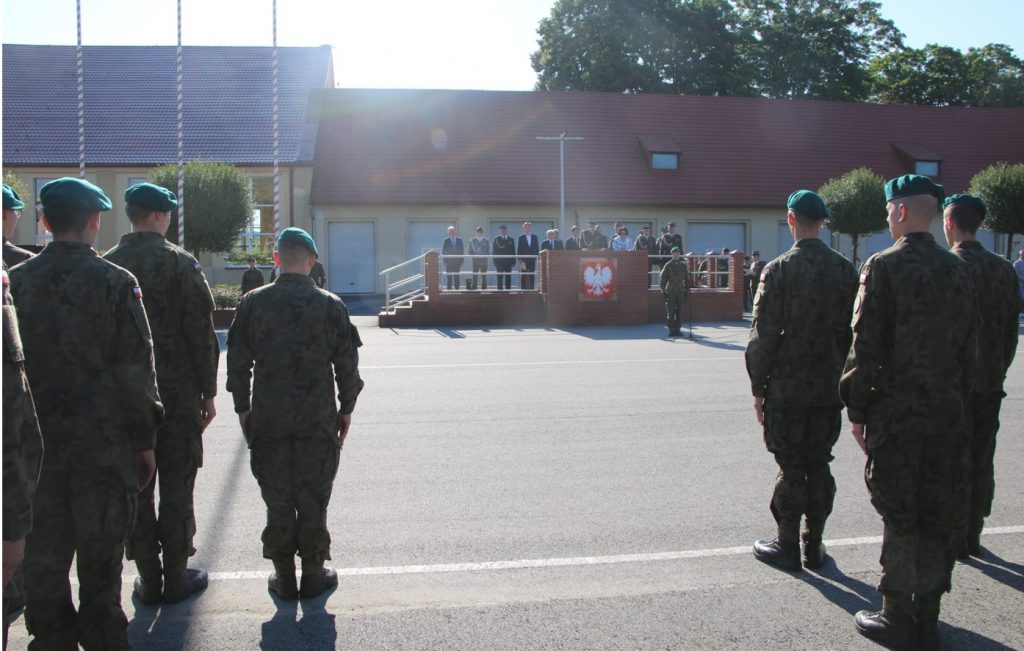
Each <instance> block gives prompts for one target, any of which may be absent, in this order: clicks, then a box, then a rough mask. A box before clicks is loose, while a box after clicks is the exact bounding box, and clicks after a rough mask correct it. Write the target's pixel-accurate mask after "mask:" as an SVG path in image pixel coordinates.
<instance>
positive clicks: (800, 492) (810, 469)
mask: <svg viewBox="0 0 1024 651" xmlns="http://www.w3.org/2000/svg"><path fill="white" fill-rule="evenodd" d="M841 424H842V418H841V411H840V409H839V408H838V407H806V408H800V407H784V406H776V405H772V404H766V405H765V413H764V442H765V446H766V447H767V448H768V451H769V452H771V453H772V454H773V455H775V462H776V463H778V464H779V474H778V476H777V477H776V479H775V490H774V492H773V493H772V501H771V510H772V515H773V516H775V522H776V523H777V524H778V528H779V538H780V539H781V540H783V541H785V542H796V541H797V538H798V535H799V531H800V521H801V519H802V518H803V519H804V520H805V522H804V532H805V533H806V534H807V535H808V536H810V537H815V538H820V537H821V536H822V534H823V532H824V531H825V521H826V520H827V519H828V516H829V514H831V513H832V503H833V501H834V500H835V496H836V481H835V479H834V478H833V477H832V472H831V470H830V468H829V463H830V462H831V461H832V446H834V445H835V443H836V440H837V439H838V438H839V432H840V429H841Z"/></svg>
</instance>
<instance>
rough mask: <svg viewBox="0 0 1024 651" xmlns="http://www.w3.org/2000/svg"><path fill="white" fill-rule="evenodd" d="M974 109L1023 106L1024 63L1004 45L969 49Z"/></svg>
mask: <svg viewBox="0 0 1024 651" xmlns="http://www.w3.org/2000/svg"><path fill="white" fill-rule="evenodd" d="M964 63H965V65H966V66H967V79H968V87H969V94H970V98H971V105H973V106H1012V107H1016V106H1024V61H1021V59H1019V58H1017V57H1016V56H1014V54H1013V50H1012V49H1011V48H1010V47H1008V46H1006V45H1002V44H998V43H989V44H988V45H986V46H985V47H982V48H973V47H972V48H970V49H969V50H967V54H965V55H964Z"/></svg>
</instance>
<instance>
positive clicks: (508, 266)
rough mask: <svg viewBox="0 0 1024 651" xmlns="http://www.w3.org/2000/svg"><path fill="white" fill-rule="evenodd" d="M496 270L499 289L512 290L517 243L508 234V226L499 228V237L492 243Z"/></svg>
mask: <svg viewBox="0 0 1024 651" xmlns="http://www.w3.org/2000/svg"><path fill="white" fill-rule="evenodd" d="M491 255H492V256H493V257H494V270H495V271H496V272H497V276H498V289H499V290H501V289H512V266H513V265H515V263H516V257H515V256H516V241H515V239H513V238H512V236H511V235H509V234H508V226H506V225H505V224H502V225H501V226H499V227H498V235H497V236H496V237H495V238H494V241H493V242H491Z"/></svg>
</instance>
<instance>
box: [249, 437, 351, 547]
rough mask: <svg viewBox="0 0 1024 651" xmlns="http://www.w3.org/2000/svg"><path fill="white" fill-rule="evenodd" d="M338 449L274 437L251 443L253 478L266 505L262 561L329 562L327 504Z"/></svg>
mask: <svg viewBox="0 0 1024 651" xmlns="http://www.w3.org/2000/svg"><path fill="white" fill-rule="evenodd" d="M340 454H341V449H340V448H339V447H338V445H337V442H336V439H331V438H327V437H325V436H314V437H311V438H287V439H272V438H264V437H259V436H257V437H256V438H254V439H253V441H252V457H251V459H250V463H251V466H252V474H253V475H254V476H255V477H256V481H257V482H258V483H259V485H260V493H261V494H262V495H263V501H264V502H265V503H266V505H267V526H266V528H265V529H263V537H262V540H263V557H264V558H269V559H271V560H287V559H291V558H294V556H295V554H296V552H297V553H298V555H299V556H300V557H302V561H303V563H309V564H319V563H323V561H325V560H328V559H330V558H331V534H330V533H329V532H328V531H327V505H328V504H329V503H330V501H331V489H332V488H333V487H334V477H335V475H336V474H337V473H338V461H339V459H340Z"/></svg>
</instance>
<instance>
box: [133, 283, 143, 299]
mask: <svg viewBox="0 0 1024 651" xmlns="http://www.w3.org/2000/svg"><path fill="white" fill-rule="evenodd" d="M132 298H134V299H135V300H137V301H141V300H142V288H141V287H139V286H138V285H136V286H134V287H132Z"/></svg>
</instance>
